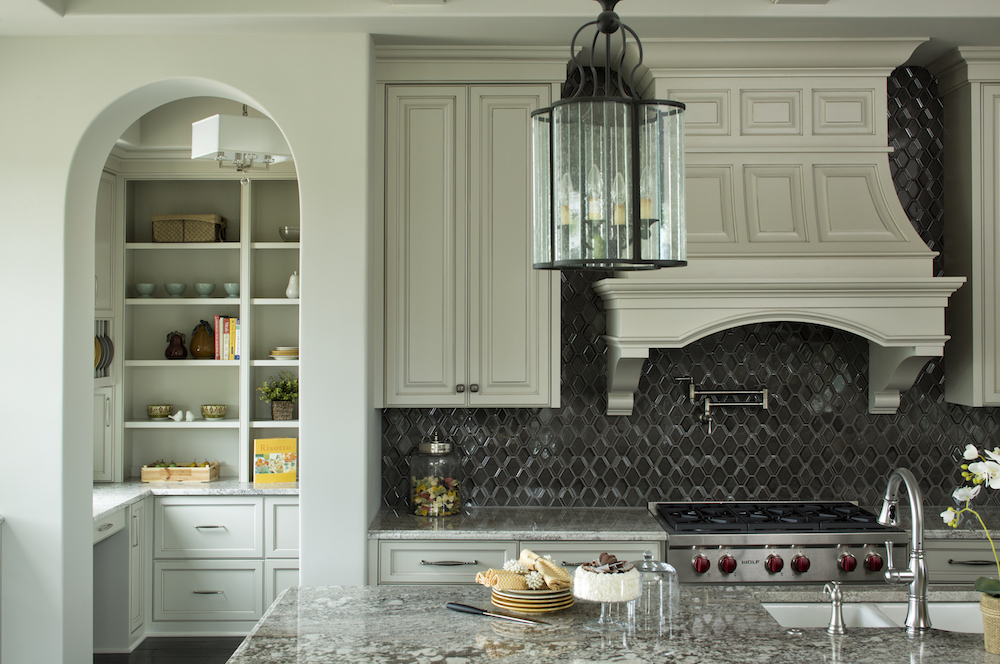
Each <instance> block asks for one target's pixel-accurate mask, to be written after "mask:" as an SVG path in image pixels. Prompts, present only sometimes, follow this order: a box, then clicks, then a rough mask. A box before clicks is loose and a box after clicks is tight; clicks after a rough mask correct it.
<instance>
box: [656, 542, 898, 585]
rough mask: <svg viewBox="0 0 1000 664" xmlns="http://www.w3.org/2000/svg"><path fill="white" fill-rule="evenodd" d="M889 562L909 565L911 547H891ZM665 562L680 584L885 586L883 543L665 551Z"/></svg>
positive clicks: (673, 549)
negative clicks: (826, 583) (832, 582)
mask: <svg viewBox="0 0 1000 664" xmlns="http://www.w3.org/2000/svg"><path fill="white" fill-rule="evenodd" d="M892 558H893V560H892V562H893V564H894V565H895V566H896V567H898V568H903V569H905V568H906V566H907V565H909V547H908V546H907V545H906V544H899V543H896V544H893V547H892ZM667 562H669V563H670V564H671V565H673V566H674V568H675V569H676V570H677V579H678V581H680V582H681V583H825V582H827V581H841V582H844V583H884V582H885V571H886V569H888V557H887V555H886V545H885V543H884V542H882V543H875V542H872V543H871V544H851V545H838V546H830V545H821V546H816V545H813V546H809V545H802V546H795V545H791V546H787V545H782V546H773V547H771V546H762V547H728V546H685V547H673V546H671V547H669V548H668V551H667Z"/></svg>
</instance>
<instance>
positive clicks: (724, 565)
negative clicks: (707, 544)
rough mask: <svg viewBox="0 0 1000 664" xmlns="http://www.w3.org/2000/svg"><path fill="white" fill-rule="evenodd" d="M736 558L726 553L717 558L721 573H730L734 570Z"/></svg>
mask: <svg viewBox="0 0 1000 664" xmlns="http://www.w3.org/2000/svg"><path fill="white" fill-rule="evenodd" d="M736 564H737V563H736V558H733V557H732V556H730V555H729V554H726V555H724V556H722V557H721V558H719V569H720V570H722V573H723V574H732V573H733V572H735V571H736Z"/></svg>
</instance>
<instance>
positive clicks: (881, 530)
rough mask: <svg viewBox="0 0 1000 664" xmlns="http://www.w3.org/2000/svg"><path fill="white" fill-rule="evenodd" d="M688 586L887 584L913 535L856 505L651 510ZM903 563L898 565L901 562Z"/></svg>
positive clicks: (665, 506)
mask: <svg viewBox="0 0 1000 664" xmlns="http://www.w3.org/2000/svg"><path fill="white" fill-rule="evenodd" d="M648 507H649V511H650V513H651V514H652V515H653V516H654V517H656V520H657V521H658V522H659V523H660V525H662V526H663V528H664V530H666V531H667V537H668V539H667V562H669V563H670V564H671V565H673V566H674V567H675V568H676V569H677V577H678V580H679V581H680V582H682V583H825V582H827V581H841V582H844V583H885V579H884V574H885V566H886V558H887V556H886V542H887V541H888V542H891V543H892V547H893V551H892V553H893V557H894V559H895V560H900V561H905V560H906V559H907V555H908V551H907V549H908V544H909V534H908V533H907V532H906V531H905V530H900V529H899V528H893V527H889V526H883V525H881V524H880V523H878V521H877V519H878V517H877V515H875V514H873V513H871V512H869V511H867V510H865V509H862V508H860V507H858V506H857V505H856V504H855V503H851V502H808V503H806V502H802V503H798V502H779V501H775V502H706V503H684V502H682V503H662V502H655V503H649V506H648ZM896 564H899V563H896Z"/></svg>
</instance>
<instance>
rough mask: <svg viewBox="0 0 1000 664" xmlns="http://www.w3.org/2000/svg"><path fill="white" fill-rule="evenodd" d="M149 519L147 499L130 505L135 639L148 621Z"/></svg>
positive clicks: (130, 596)
mask: <svg viewBox="0 0 1000 664" xmlns="http://www.w3.org/2000/svg"><path fill="white" fill-rule="evenodd" d="M148 519H149V514H148V513H147V511H146V501H145V500H140V501H139V502H137V503H133V504H132V505H131V506H130V507H129V533H128V534H129V540H128V546H129V550H128V551H129V553H128V615H129V633H130V634H132V635H133V639H134V638H135V634H136V632H137V631H138V630H140V629H142V627H143V626H144V625H145V622H146V580H147V577H148V576H149V563H150V561H151V559H152V556H151V555H150V552H149V549H148V547H147V545H146V530H147V524H148Z"/></svg>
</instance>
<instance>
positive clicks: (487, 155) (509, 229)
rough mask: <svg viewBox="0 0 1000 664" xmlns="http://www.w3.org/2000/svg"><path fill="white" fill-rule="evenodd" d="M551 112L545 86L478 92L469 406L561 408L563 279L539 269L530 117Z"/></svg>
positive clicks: (474, 95) (472, 145)
mask: <svg viewBox="0 0 1000 664" xmlns="http://www.w3.org/2000/svg"><path fill="white" fill-rule="evenodd" d="M548 103H549V87H548V86H545V85H534V86H521V87H514V86H493V87H486V86H474V87H472V89H471V104H470V118H471V120H470V123H469V135H470V137H471V139H470V141H469V155H470V160H469V174H470V182H469V192H470V196H469V247H470V255H471V260H470V261H469V346H470V348H469V383H470V389H469V405H471V406H522V407H524V406H548V405H558V398H559V397H558V390H555V392H556V394H555V396H554V397H553V395H552V391H553V390H552V389H551V381H552V374H553V371H552V357H553V354H556V355H558V339H559V296H558V292H557V291H555V290H554V288H553V279H554V278H557V277H558V273H553V272H552V271H549V270H535V269H533V268H532V266H531V264H532V252H531V248H532V239H531V229H532V224H531V218H532V207H531V200H532V197H531V187H532V177H531V138H532V136H531V112H532V111H534V110H536V109H538V108H541V107H543V106H547V105H548ZM555 375H556V376H558V373H556V374H555ZM553 399H555V401H556V403H554V404H553V403H551V401H552V400H553Z"/></svg>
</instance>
